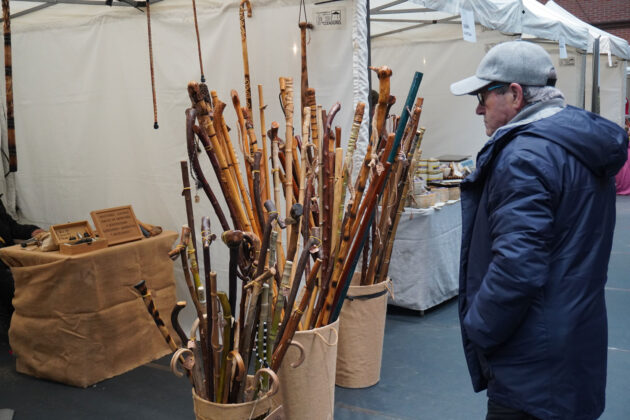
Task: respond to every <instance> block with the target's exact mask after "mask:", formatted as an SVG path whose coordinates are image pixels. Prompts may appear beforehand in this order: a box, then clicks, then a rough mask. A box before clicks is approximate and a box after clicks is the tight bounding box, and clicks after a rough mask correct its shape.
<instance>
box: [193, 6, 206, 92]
mask: <svg viewBox="0 0 630 420" xmlns="http://www.w3.org/2000/svg"><path fill="white" fill-rule="evenodd" d="M192 8H193V16H194V18H195V34H196V35H197V53H198V54H199V70H200V71H201V79H200V80H201V83H205V82H206V78H205V77H204V75H203V60H202V59H201V41H200V40H199V25H198V24H197V5H196V4H195V0H192Z"/></svg>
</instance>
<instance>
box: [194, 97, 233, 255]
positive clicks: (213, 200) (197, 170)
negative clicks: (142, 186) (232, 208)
mask: <svg viewBox="0 0 630 420" xmlns="http://www.w3.org/2000/svg"><path fill="white" fill-rule="evenodd" d="M195 114H196V113H195V110H194V108H189V109H187V110H186V148H187V150H188V160H189V161H190V164H191V166H192V169H193V173H194V174H195V178H196V180H197V181H198V182H199V183H200V184H201V187H202V189H203V192H204V193H205V194H206V196H207V197H208V200H210V204H211V205H212V209H213V210H214V213H215V214H216V215H217V218H218V219H219V223H221V227H222V228H223V229H224V230H225V229H229V228H230V225H229V224H228V222H227V219H226V218H225V214H224V213H223V210H222V209H221V205H220V204H219V201H218V200H217V197H216V196H215V195H214V192H213V191H212V189H211V188H210V184H209V183H208V180H207V179H206V177H205V175H204V174H203V171H202V170H201V165H200V164H199V159H198V157H197V144H196V143H195V138H194V136H195V125H194V122H195ZM200 139H201V137H200ZM202 142H203V141H202ZM184 165H185V166H184ZM182 179H183V180H184V191H183V192H182V195H184V197H185V199H186V215H187V216H188V225H189V226H194V223H195V221H194V218H193V213H192V201H191V197H190V195H191V194H190V181H189V179H188V165H187V164H186V161H182ZM192 233H193V242H195V243H196V242H197V240H196V237H195V233H194V231H193V232H192Z"/></svg>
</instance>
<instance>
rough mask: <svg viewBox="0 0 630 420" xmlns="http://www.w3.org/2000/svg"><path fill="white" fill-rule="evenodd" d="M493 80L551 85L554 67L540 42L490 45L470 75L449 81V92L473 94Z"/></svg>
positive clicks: (553, 79) (553, 80)
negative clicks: (538, 43)
mask: <svg viewBox="0 0 630 420" xmlns="http://www.w3.org/2000/svg"><path fill="white" fill-rule="evenodd" d="M493 82H505V83H518V84H519V85H523V86H525V85H526V86H554V85H555V83H556V70H555V68H554V67H553V63H552V62H551V57H550V56H549V54H547V51H545V49H544V48H543V47H541V46H540V45H537V44H534V43H532V42H527V41H521V40H518V41H509V42H503V43H501V44H498V45H495V46H494V47H492V48H490V50H489V51H488V52H487V53H486V55H485V57H483V59H482V60H481V63H479V67H477V72H476V73H475V75H474V76H470V77H468V78H466V79H464V80H460V81H459V82H455V83H453V84H452V85H451V93H452V94H453V95H466V94H473V93H476V92H477V91H479V90H480V89H483V88H484V87H486V86H488V85H489V84H490V83H493Z"/></svg>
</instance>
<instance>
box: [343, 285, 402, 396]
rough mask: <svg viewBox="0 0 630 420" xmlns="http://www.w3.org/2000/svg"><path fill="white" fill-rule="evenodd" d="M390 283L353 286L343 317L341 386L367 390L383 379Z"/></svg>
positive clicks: (350, 289) (344, 306)
mask: <svg viewBox="0 0 630 420" xmlns="http://www.w3.org/2000/svg"><path fill="white" fill-rule="evenodd" d="M390 282H391V280H389V279H388V280H387V281H383V282H380V283H377V284H372V285H369V286H360V285H357V286H352V285H351V286H350V287H349V289H348V294H347V296H346V300H345V302H344V303H343V306H342V307H341V312H340V314H339V320H340V323H339V344H338V349H337V375H336V378H335V383H336V384H337V385H339V386H342V387H345V388H366V387H368V386H372V385H374V384H376V383H378V381H379V380H380V379H381V359H382V355H383V337H384V336H385V318H386V315H387V291H388V286H389V284H390Z"/></svg>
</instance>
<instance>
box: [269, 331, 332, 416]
mask: <svg viewBox="0 0 630 420" xmlns="http://www.w3.org/2000/svg"><path fill="white" fill-rule="evenodd" d="M338 331H339V320H336V321H335V322H333V323H332V324H329V325H326V326H324V327H321V328H315V329H312V330H306V331H296V333H295V336H294V337H293V341H297V342H299V343H300V344H301V345H302V346H303V347H304V362H303V363H302V364H301V365H300V366H298V367H297V368H293V367H291V366H290V365H291V364H292V363H294V362H296V361H297V360H298V359H299V350H297V349H296V348H295V347H294V346H291V347H289V349H288V350H287V354H286V355H285V356H284V360H283V361H282V365H281V366H280V369H279V372H278V378H279V379H280V381H279V382H280V391H279V392H278V393H277V394H276V395H275V396H274V397H273V400H274V402H275V403H276V404H277V405H282V406H283V408H284V412H285V415H286V418H287V419H291V420H293V419H295V420H297V419H299V420H332V419H333V418H334V417H333V416H334V407H335V368H336V363H337V341H338Z"/></svg>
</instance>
